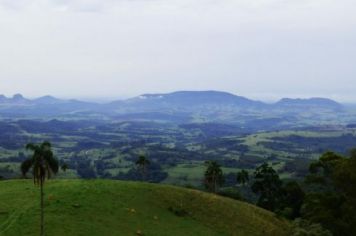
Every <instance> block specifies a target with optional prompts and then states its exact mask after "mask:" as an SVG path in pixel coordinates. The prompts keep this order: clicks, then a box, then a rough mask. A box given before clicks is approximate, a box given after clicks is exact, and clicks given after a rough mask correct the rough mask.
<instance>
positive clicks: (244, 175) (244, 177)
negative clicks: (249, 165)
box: [236, 170, 249, 185]
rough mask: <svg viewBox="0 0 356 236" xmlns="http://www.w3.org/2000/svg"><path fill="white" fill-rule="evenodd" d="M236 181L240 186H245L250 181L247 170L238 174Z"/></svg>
mask: <svg viewBox="0 0 356 236" xmlns="http://www.w3.org/2000/svg"><path fill="white" fill-rule="evenodd" d="M236 181H237V183H238V184H241V185H245V184H246V183H247V182H248V181H249V175H248V172H247V171H246V170H241V171H239V172H238V173H237V176H236Z"/></svg>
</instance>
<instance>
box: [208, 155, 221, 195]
mask: <svg viewBox="0 0 356 236" xmlns="http://www.w3.org/2000/svg"><path fill="white" fill-rule="evenodd" d="M206 165H207V169H206V171H205V173H204V184H205V187H206V188H207V189H208V190H209V191H211V192H213V193H215V192H216V191H217V190H218V188H219V187H220V186H221V185H222V184H223V183H224V176H223V171H222V169H221V167H220V165H219V164H218V163H217V162H216V161H207V162H206Z"/></svg>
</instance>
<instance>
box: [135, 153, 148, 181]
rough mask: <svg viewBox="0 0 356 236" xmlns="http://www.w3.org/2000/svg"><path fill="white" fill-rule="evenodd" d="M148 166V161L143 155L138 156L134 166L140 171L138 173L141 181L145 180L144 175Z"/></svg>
mask: <svg viewBox="0 0 356 236" xmlns="http://www.w3.org/2000/svg"><path fill="white" fill-rule="evenodd" d="M149 164H150V161H149V160H148V159H147V158H146V157H145V156H144V155H141V156H139V157H138V160H137V161H136V165H137V166H138V168H139V169H140V172H141V175H142V181H143V180H145V177H146V173H147V166H148V165H149Z"/></svg>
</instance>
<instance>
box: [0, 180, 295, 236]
mask: <svg viewBox="0 0 356 236" xmlns="http://www.w3.org/2000/svg"><path fill="white" fill-rule="evenodd" d="M45 193H46V198H45V199H46V200H45V206H46V208H45V231H46V235H51V236H53V235H65V236H70V235H76V236H79V235H83V236H84V235H85V236H88V235H98V236H99V235H100V236H102V235H105V236H107V235H108V236H110V235H124V236H125V235H154V236H159V235H184V236H187V235H194V236H195V235H204V236H206V235H286V234H287V231H288V228H289V225H288V223H287V222H285V221H282V220H279V219H277V218H275V217H274V216H273V214H272V213H270V212H267V211H265V210H263V209H260V208H257V207H255V206H252V205H249V204H246V203H243V202H239V201H234V200H231V199H228V198H223V197H219V196H216V195H213V194H208V193H203V192H200V191H196V190H189V189H183V188H178V187H173V186H167V185H156V184H146V183H138V182H123V181H111V180H51V181H48V182H47V183H46V185H45ZM0 235H14V236H15V235H16V236H19V235H26V236H30V235H39V191H38V188H37V187H35V186H34V185H33V183H32V182H31V181H29V180H11V181H2V182H0Z"/></svg>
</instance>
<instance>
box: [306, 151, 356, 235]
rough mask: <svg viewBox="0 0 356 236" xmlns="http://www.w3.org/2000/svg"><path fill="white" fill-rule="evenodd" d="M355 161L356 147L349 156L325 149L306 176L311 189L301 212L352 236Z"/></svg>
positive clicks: (355, 207)
mask: <svg viewBox="0 0 356 236" xmlns="http://www.w3.org/2000/svg"><path fill="white" fill-rule="evenodd" d="M355 160H356V152H355V150H353V151H352V152H351V157H349V158H347V157H342V156H340V155H338V154H335V153H333V152H326V153H325V154H323V155H322V156H321V157H320V159H319V160H318V161H316V162H314V163H312V164H311V166H310V172H311V174H310V176H309V177H308V178H307V179H306V180H307V183H308V184H309V185H310V188H311V191H310V192H309V193H308V194H307V197H306V200H305V203H304V205H303V209H302V215H303V217H304V218H305V219H308V220H310V221H311V222H314V223H320V224H321V225H322V226H323V227H325V228H326V229H329V230H330V231H331V232H332V233H333V234H334V235H340V236H341V235H345V236H347V235H353V232H355V230H356V217H355V214H354V212H355V210H356V196H355V187H354V186H356V178H355V173H356V165H355Z"/></svg>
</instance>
